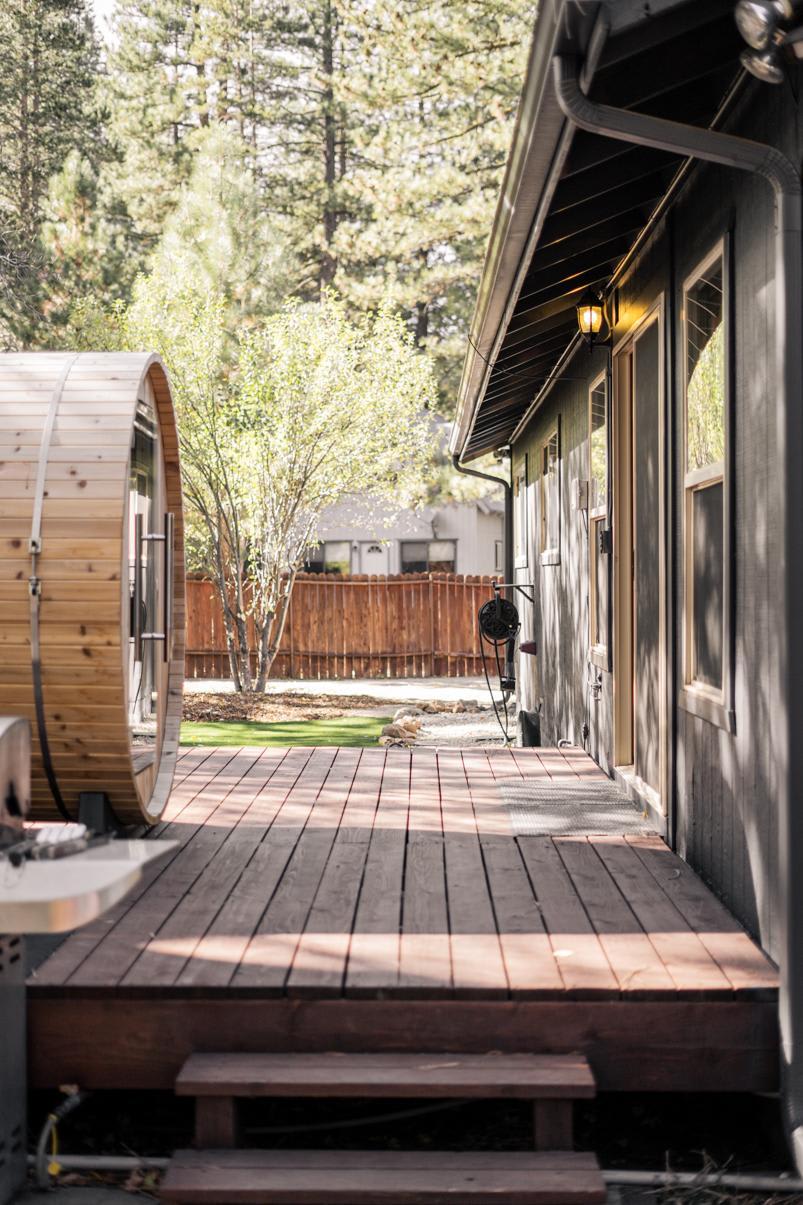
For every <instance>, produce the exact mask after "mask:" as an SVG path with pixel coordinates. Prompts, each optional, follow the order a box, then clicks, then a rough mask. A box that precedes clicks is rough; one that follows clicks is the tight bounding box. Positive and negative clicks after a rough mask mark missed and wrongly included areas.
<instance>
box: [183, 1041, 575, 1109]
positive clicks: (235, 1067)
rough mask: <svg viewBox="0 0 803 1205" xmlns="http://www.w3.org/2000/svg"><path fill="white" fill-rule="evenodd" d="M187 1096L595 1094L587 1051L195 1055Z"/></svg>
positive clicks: (188, 1068) (186, 1071)
mask: <svg viewBox="0 0 803 1205" xmlns="http://www.w3.org/2000/svg"><path fill="white" fill-rule="evenodd" d="M176 1092H177V1093H178V1095H180V1096H240V1097H242V1096H358V1097H362V1096H384V1097H404V1096H411V1097H424V1096H432V1097H450V1096H455V1097H458V1096H459V1097H463V1096H465V1097H469V1096H472V1097H481V1098H486V1099H487V1098H489V1097H497V1098H504V1099H519V1100H522V1099H523V1100H539V1099H550V1100H558V1099H563V1100H566V1099H570V1100H577V1099H581V1098H584V1099H588V1098H590V1097H593V1096H594V1095H595V1093H596V1087H595V1083H594V1076H593V1073H592V1071H591V1068H590V1067H589V1065H588V1061H587V1060H586V1058H585V1057H584V1056H583V1055H581V1054H473V1055H472V1054H339V1053H326V1054H241V1053H236V1054H193V1055H191V1056H190V1057H189V1058H188V1059H187V1061H186V1063H185V1064H184V1066H183V1067H182V1069H181V1071H180V1072H179V1075H178V1078H177V1080H176Z"/></svg>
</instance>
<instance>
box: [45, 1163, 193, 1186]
mask: <svg viewBox="0 0 803 1205" xmlns="http://www.w3.org/2000/svg"><path fill="white" fill-rule="evenodd" d="M53 1158H54V1162H56V1163H58V1165H59V1168H60V1169H61V1170H62V1171H65V1172H80V1171H87V1172H90V1171H95V1172H130V1171H136V1170H137V1168H140V1167H143V1168H144V1167H152V1168H156V1169H157V1170H158V1171H165V1170H166V1169H167V1168H168V1167H169V1166H170V1160H169V1159H168V1158H166V1157H164V1156H157V1157H155V1158H153V1159H151V1158H149V1157H148V1156H147V1155H142V1156H139V1155H54V1157H53ZM28 1166H29V1167H36V1166H37V1157H36V1155H29V1156H28ZM50 1183H51V1181H50V1177H49V1176H48V1178H47V1180H46V1181H45V1182H44V1183H42V1182H39V1183H38V1187H39V1188H49V1187H50Z"/></svg>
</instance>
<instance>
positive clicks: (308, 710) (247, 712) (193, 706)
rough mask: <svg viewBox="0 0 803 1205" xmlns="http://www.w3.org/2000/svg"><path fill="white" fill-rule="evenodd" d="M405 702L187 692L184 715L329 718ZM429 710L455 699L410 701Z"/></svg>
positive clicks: (383, 710)
mask: <svg viewBox="0 0 803 1205" xmlns="http://www.w3.org/2000/svg"><path fill="white" fill-rule="evenodd" d="M400 706H401V705H400V704H399V703H397V702H395V701H394V700H392V699H379V698H376V697H375V696H373V695H330V694H320V695H315V694H295V693H292V692H289V691H288V692H287V693H286V694H270V695H264V694H185V696H184V709H183V717H184V719H185V720H194V721H196V722H198V723H203V724H220V723H225V722H226V721H237V720H257V721H259V722H261V723H272V722H276V721H280V720H329V719H337V718H338V717H339V716H342V715H344V714H345V713H347V712H359V711H371V712H374V713H375V714H376V713H379V714H380V715H393V714H394V712H396V711H398V710H399V707H400ZM410 706H411V707H414V706H418V707H420V708H421V709H422V710H423V711H427V712H452V711H455V710H456V708H455V705H454V704H453V703H432V702H427V703H419V704H414V703H412V702H411V703H410Z"/></svg>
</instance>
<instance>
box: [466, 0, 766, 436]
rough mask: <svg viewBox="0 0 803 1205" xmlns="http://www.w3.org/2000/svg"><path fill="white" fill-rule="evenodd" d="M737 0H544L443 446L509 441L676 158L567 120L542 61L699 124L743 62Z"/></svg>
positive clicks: (625, 253)
mask: <svg viewBox="0 0 803 1205" xmlns="http://www.w3.org/2000/svg"><path fill="white" fill-rule="evenodd" d="M742 46H743V43H741V41H740V38H739V35H738V31H737V30H736V26H735V23H734V21H733V0H706V2H705V3H700V0H652V2H651V3H650V4H649V5H645V4H644V3H643V0H633V2H631V0H600V2H599V3H589V2H587V0H543V3H542V4H541V6H540V8H539V12H538V17H537V20H536V23H535V28H534V33H533V40H532V45H531V49H530V55H529V60H528V65H527V71H526V75H525V80H524V87H523V91H522V95H521V99H520V102H519V108H518V113H517V116H516V121H515V125H514V129H513V137H512V142H511V149H510V154H509V156H508V162H507V166H506V169H505V174H504V179H503V183H502V190H501V194H500V197H499V201H498V204H497V208H496V214H495V217H494V221H493V226H492V228H491V234H490V239H489V244H488V250H487V254H486V259H485V265H484V269H483V273H482V278H481V281H480V286H479V290H478V295H477V302H476V307H475V311H474V317H473V320H472V324H471V330H470V336H469V346H468V351H467V354H466V358H465V361H464V364H463V374H462V379H461V383H460V391H459V396H458V407H457V415H456V419H455V423H454V427H453V431H452V437H451V443H450V448H451V451H452V452H453V453H458V454H459V455H460V456H461V458H463V459H466V460H470V459H472V458H474V457H477V456H480V455H482V454H483V453H484V452H488V451H491V450H494V449H496V448H499V447H502V446H504V445H505V444H507V443H509V442H510V439H511V437H512V436H513V433H514V432H515V431H516V429H517V428H518V427H519V426H520V425H521V423H522V420H523V419H524V417H525V415H526V414H527V413H528V412H529V410H530V409H531V407H532V403H533V401H534V399H535V398H537V397H539V396H540V395H541V394H542V393H543V391H544V389H545V387H547V386H548V384H549V382H550V381H551V380H552V379H554V377H555V375H556V373H557V372H558V371H559V366H560V365H561V364H562V363H564V362H565V360H566V358H567V356H568V354H569V352H570V350H571V349H572V347H573V344H574V342H575V339H576V334H577V328H576V320H575V305H576V302H577V300H578V298H579V296H580V295H581V294H582V293H583V292H584V291H585V289H587V288H589V287H593V288H596V289H602V290H604V289H607V288H609V287H610V284H611V281H612V280H613V279H614V278H615V276H616V274H617V270H618V269H620V268H621V265H622V264H623V263H624V262H625V261H626V260H627V259H628V257H629V254H630V253H631V251H632V249H633V246H634V245H635V244H637V242H638V240H639V238H640V236H641V234H642V232H643V230H644V229H645V227H646V226H648V225H649V223H650V220H651V218H652V217H653V215H654V214H655V212H656V209H657V208H658V207H660V204H661V202H662V200H663V198H665V196H666V194H667V191H668V190H669V189H670V188H671V186H672V184H673V181H675V180H676V178H677V176H678V173H679V171H681V169H682V168H683V166H684V163H683V160H681V159H679V158H677V157H676V156H672V155H669V154H666V153H664V152H657V151H645V150H644V149H640V148H636V147H629V146H628V145H627V144H623V143H619V142H612V141H610V140H608V139H605V138H602V137H600V136H599V135H594V134H588V133H585V132H583V131H576V130H575V129H574V128H573V127H572V126H571V125H570V124H569V123H568V122H567V121H566V120H565V118H564V117H563V115H562V113H561V111H560V109H559V107H558V103H557V100H556V98H555V93H554V89H553V83H552V59H553V57H554V55H556V54H562V55H567V54H568V55H573V56H574V57H576V58H577V59H578V61H579V62H581V63H582V65H583V66H582V84H583V87H584V90H585V91H587V93H588V94H589V95H590V96H591V97H592V98H593V99H598V100H601V101H604V102H606V103H608V104H614V105H618V106H622V107H625V108H631V107H632V108H634V109H638V110H640V111H643V112H647V113H655V114H659V115H661V116H668V117H674V118H675V119H676V120H679V121H685V122H689V123H691V124H695V125H700V126H708V125H710V124H711V122H712V121H713V120H714V119H715V117H716V116H717V114H718V113H719V112H720V109H721V105H722V100H723V97H724V96H725V95H726V94H727V93H728V91H729V88H730V87H731V85H732V83H733V80H734V78H735V77H736V76H737V75H738V72H739V63H738V54H739V50H740V49H741V48H742Z"/></svg>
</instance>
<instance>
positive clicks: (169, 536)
mask: <svg viewBox="0 0 803 1205" xmlns="http://www.w3.org/2000/svg"><path fill="white" fill-rule="evenodd" d="M175 537H176V517H175V515H174V514H173V513H172V512H171V511H168V512H167V514H166V515H165V592H164V634H165V635H164V641H163V643H162V652H163V654H164V659H165V661H169V660H170V652H171V645H172V643H173V572H174V565H175Z"/></svg>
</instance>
